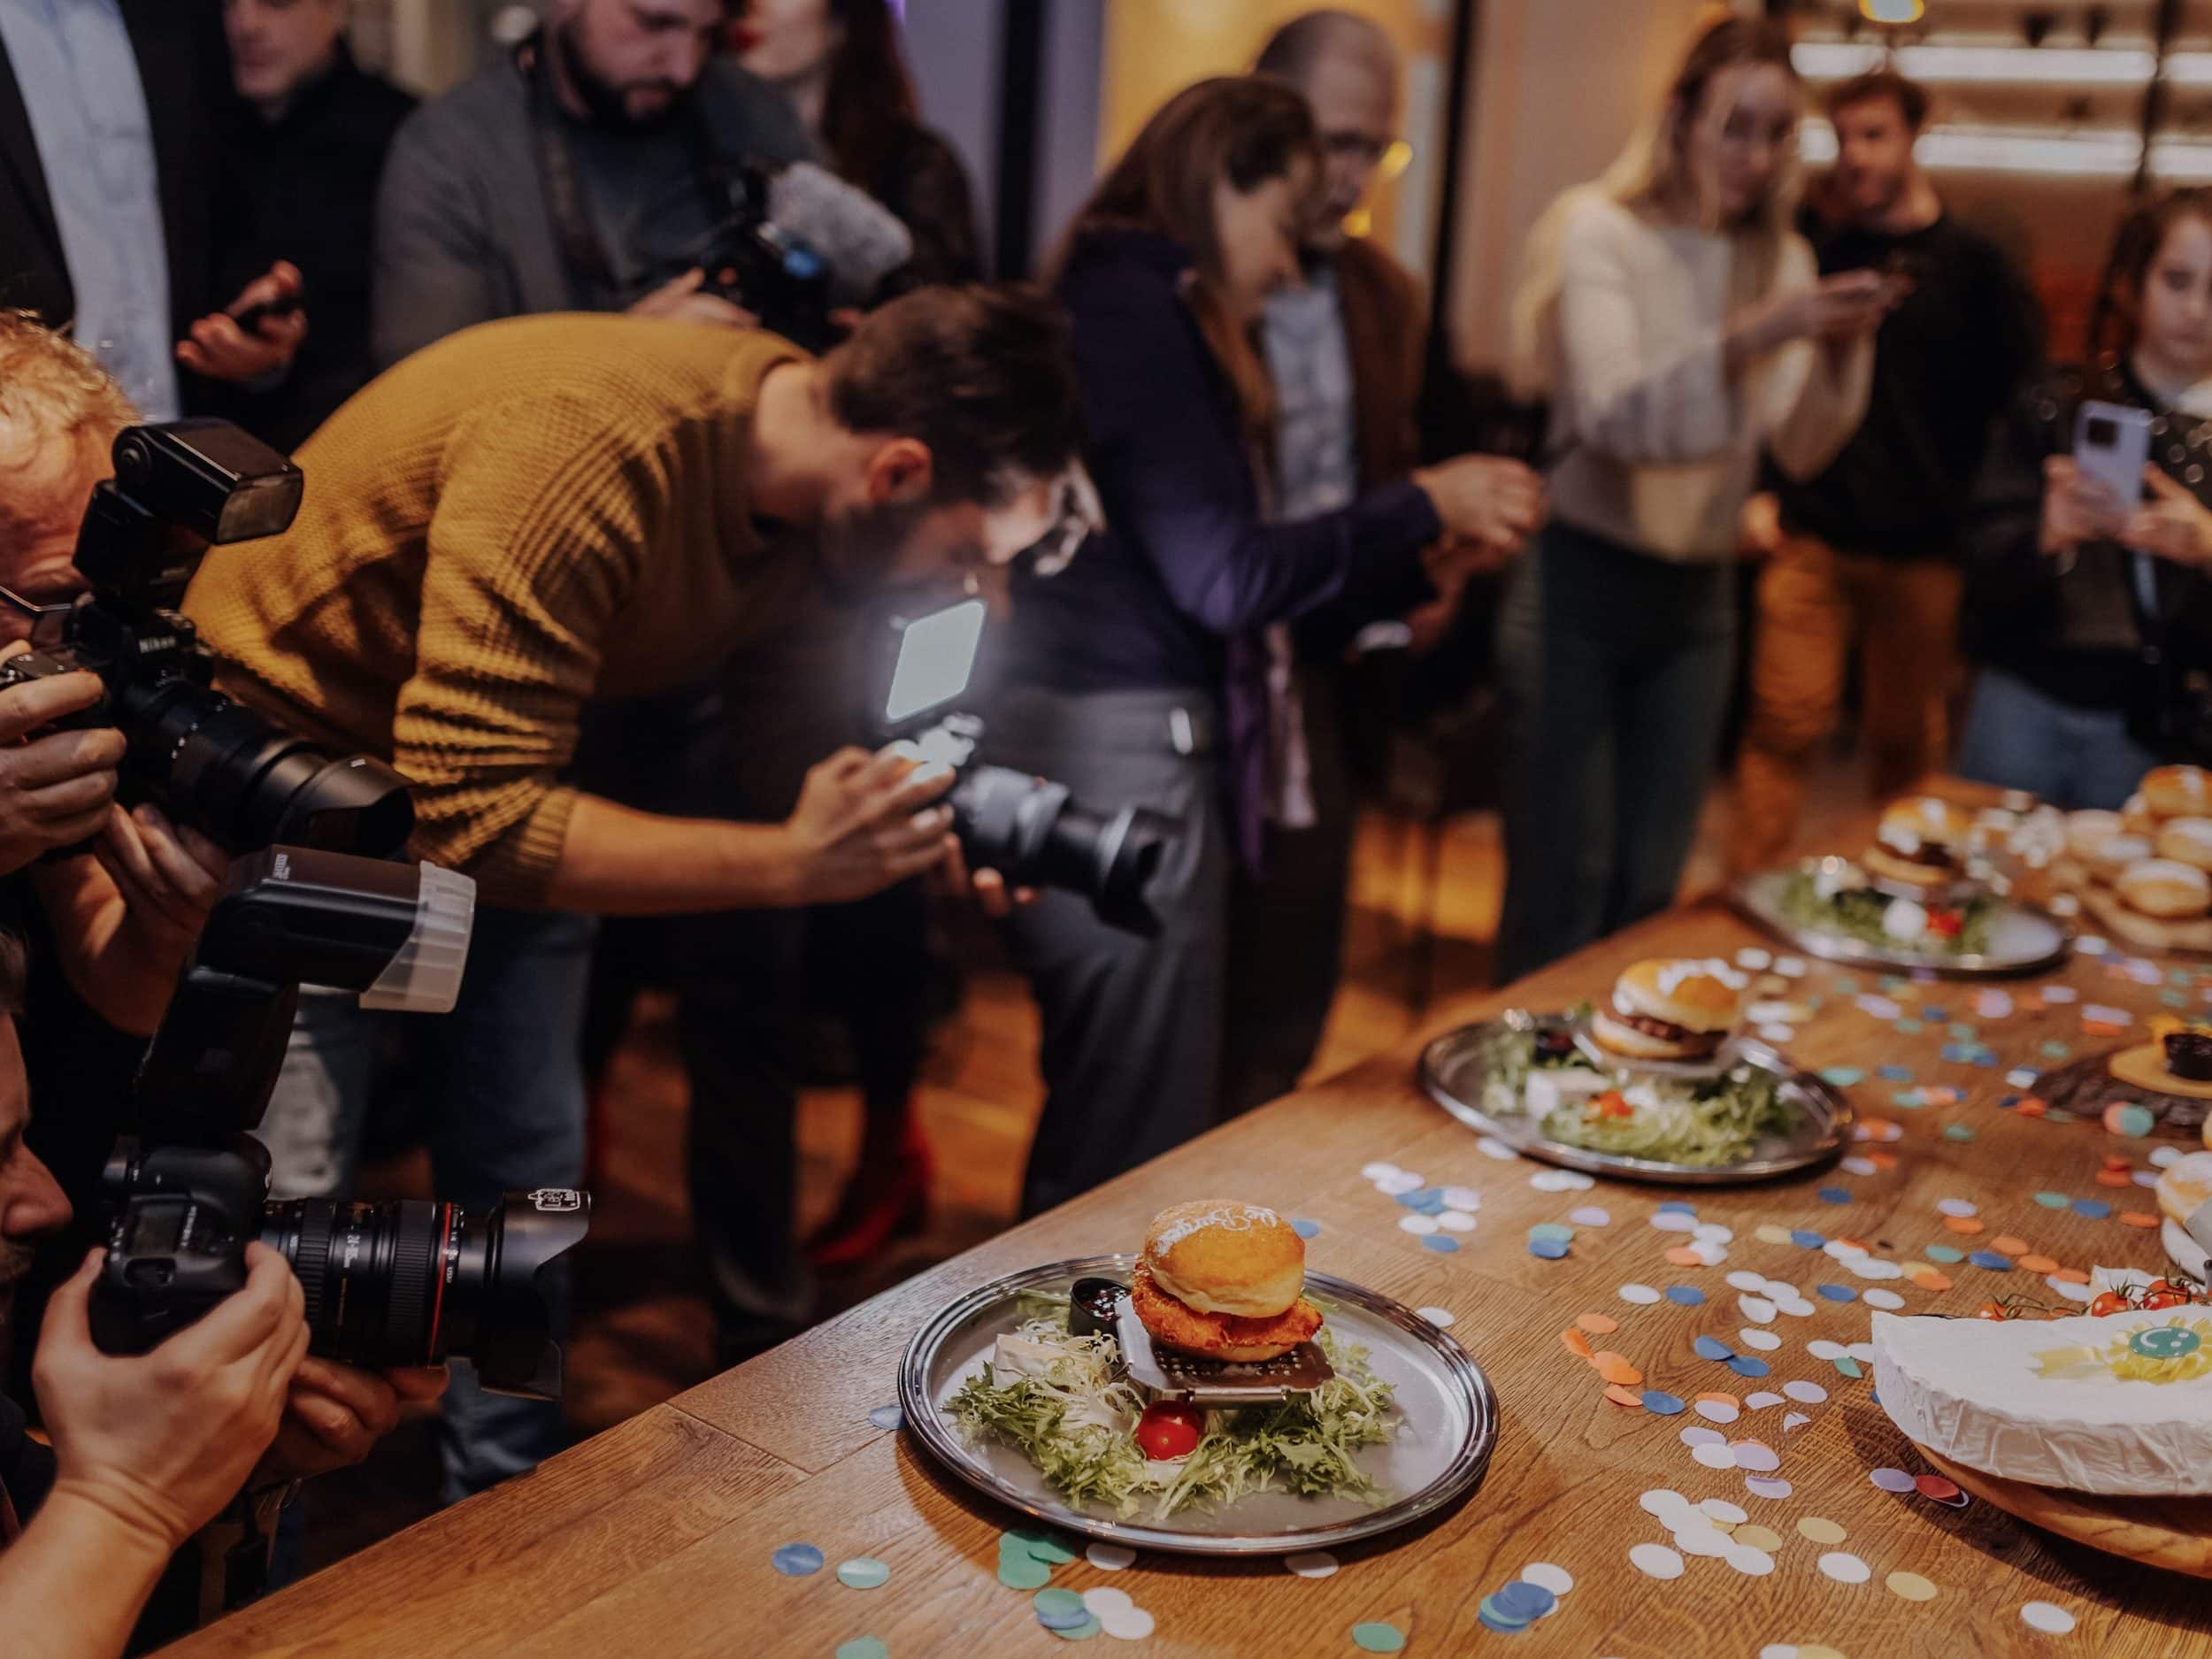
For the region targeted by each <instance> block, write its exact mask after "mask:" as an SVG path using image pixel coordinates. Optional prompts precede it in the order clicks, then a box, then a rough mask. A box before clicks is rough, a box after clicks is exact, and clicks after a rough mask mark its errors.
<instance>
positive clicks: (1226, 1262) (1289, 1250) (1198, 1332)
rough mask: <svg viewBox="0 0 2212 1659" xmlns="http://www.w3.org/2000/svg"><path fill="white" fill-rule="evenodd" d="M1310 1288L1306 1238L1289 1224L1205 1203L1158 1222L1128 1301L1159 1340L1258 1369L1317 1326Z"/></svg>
mask: <svg viewBox="0 0 2212 1659" xmlns="http://www.w3.org/2000/svg"><path fill="white" fill-rule="evenodd" d="M1305 1287H1306V1241H1305V1240H1303V1239H1302V1238H1300V1237H1299V1236H1298V1234H1297V1233H1296V1232H1295V1231H1294V1230H1293V1228H1292V1227H1291V1225H1290V1223H1288V1222H1287V1221H1285V1220H1284V1219H1283V1218H1282V1217H1280V1216H1279V1215H1277V1214H1276V1213H1275V1211H1273V1210H1268V1209H1264V1208H1263V1207H1262V1206H1260V1205H1257V1204H1244V1203H1239V1202H1235V1201H1234V1200H1233V1199H1226V1198H1201V1199H1198V1200H1196V1201H1194V1202H1191V1203H1187V1204H1177V1205H1174V1206H1173V1207H1172V1208H1170V1209H1167V1210H1162V1211H1161V1212H1160V1213H1159V1214H1158V1215H1156V1216H1155V1217H1153V1218H1152V1227H1151V1230H1150V1231H1149V1232H1148V1233H1146V1235H1145V1240H1144V1254H1143V1256H1141V1258H1140V1259H1139V1261H1138V1263H1137V1267H1136V1271H1135V1272H1133V1274H1131V1275H1130V1283H1129V1302H1130V1307H1131V1309H1132V1310H1133V1311H1134V1312H1135V1314H1136V1316H1137V1319H1138V1321H1139V1323H1140V1324H1141V1325H1143V1326H1144V1328H1145V1331H1146V1333H1148V1335H1150V1337H1151V1338H1152V1340H1154V1341H1155V1342H1156V1343H1161V1344H1164V1345H1165V1346H1166V1347H1169V1348H1174V1349H1177V1350H1178V1351H1179V1352H1181V1353H1184V1354H1189V1355H1194V1356H1197V1357H1199V1358H1201V1359H1213V1360H1221V1361H1224V1362H1225V1363H1230V1364H1257V1363H1259V1362H1261V1361H1262V1360H1271V1359H1277V1358H1279V1357H1280V1356H1283V1355H1285V1354H1287V1353H1289V1352H1290V1350H1291V1349H1293V1348H1296V1347H1297V1346H1298V1345H1299V1344H1300V1343H1301V1342H1305V1341H1310V1340H1311V1339H1312V1337H1313V1334H1314V1333H1315V1332H1317V1331H1318V1330H1319V1329H1320V1328H1321V1310H1320V1309H1318V1308H1317V1307H1315V1306H1314V1305H1313V1304H1312V1303H1311V1302H1308V1301H1307V1300H1306V1299H1305V1294H1304V1293H1305Z"/></svg>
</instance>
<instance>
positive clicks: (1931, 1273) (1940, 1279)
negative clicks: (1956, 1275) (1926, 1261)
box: [1912, 1268, 1951, 1290]
mask: <svg viewBox="0 0 2212 1659" xmlns="http://www.w3.org/2000/svg"><path fill="white" fill-rule="evenodd" d="M1912 1282H1913V1283H1914V1284H1916V1285H1917V1286H1920V1288H1921V1289H1923V1290H1948V1289H1950V1288H1951V1276H1950V1275H1949V1274H1948V1273H1939V1272H1937V1271H1935V1269H1934V1268H1930V1269H1929V1270H1928V1271H1926V1272H1924V1273H1915V1274H1914V1275H1913V1276H1912Z"/></svg>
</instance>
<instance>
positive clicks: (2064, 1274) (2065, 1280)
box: [2051, 1267, 2089, 1285]
mask: <svg viewBox="0 0 2212 1659" xmlns="http://www.w3.org/2000/svg"><path fill="white" fill-rule="evenodd" d="M2051 1277H2052V1278H2053V1279H2056V1280H2058V1282H2059V1283H2060V1284H2062V1285H2086V1284H2087V1283H2088V1282H2089V1275H2088V1274H2086V1273H2085V1272H2083V1271H2081V1269H2079V1268H2078V1267H2062V1268H2060V1269H2059V1270H2058V1271H2057V1272H2055V1273H2054V1274H2052V1275H2051Z"/></svg>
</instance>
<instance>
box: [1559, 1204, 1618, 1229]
mask: <svg viewBox="0 0 2212 1659" xmlns="http://www.w3.org/2000/svg"><path fill="white" fill-rule="evenodd" d="M1567 1219H1568V1220H1570V1221H1571V1222H1573V1223H1574V1225H1576V1226H1578V1227H1607V1226H1610V1225H1612V1224H1613V1217H1612V1215H1611V1213H1610V1212H1609V1211H1607V1210H1602V1209H1601V1208H1600V1207H1599V1206H1597V1205H1595V1204H1585V1205H1583V1206H1582V1208H1581V1209H1579V1210H1569V1211H1568V1212H1567Z"/></svg>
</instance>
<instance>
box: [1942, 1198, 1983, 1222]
mask: <svg viewBox="0 0 2212 1659" xmlns="http://www.w3.org/2000/svg"><path fill="white" fill-rule="evenodd" d="M1936 1208H1937V1209H1938V1210H1940V1211H1942V1212H1943V1213H1944V1214H1945V1215H1947V1216H1956V1217H1959V1218H1960V1219H1961V1220H1964V1219H1965V1218H1966V1217H1969V1216H1978V1215H1979V1214H1980V1213H1981V1211H1980V1210H1977V1209H1976V1208H1975V1207H1974V1206H1973V1205H1972V1204H1971V1203H1970V1202H1967V1201H1966V1200H1965V1199H1963V1198H1939V1199H1938V1200H1936Z"/></svg>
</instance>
